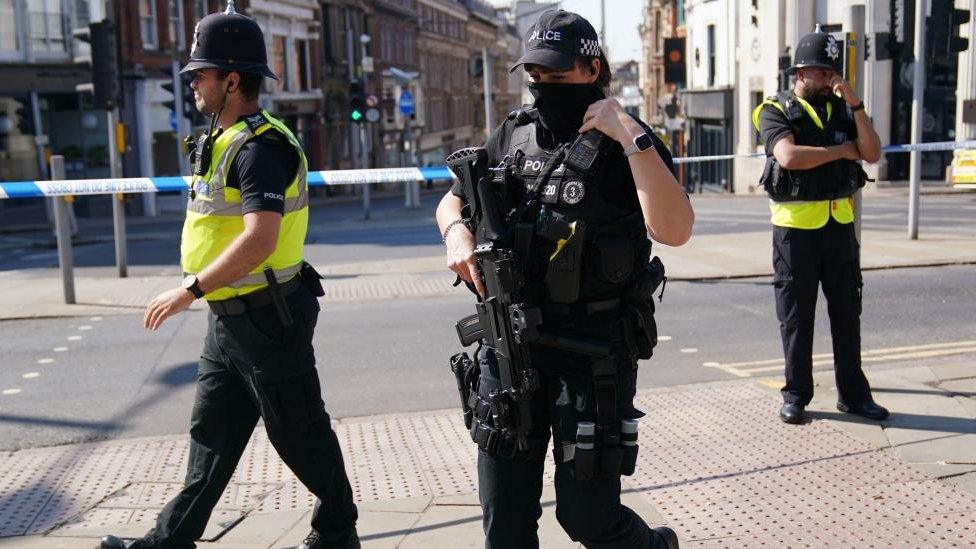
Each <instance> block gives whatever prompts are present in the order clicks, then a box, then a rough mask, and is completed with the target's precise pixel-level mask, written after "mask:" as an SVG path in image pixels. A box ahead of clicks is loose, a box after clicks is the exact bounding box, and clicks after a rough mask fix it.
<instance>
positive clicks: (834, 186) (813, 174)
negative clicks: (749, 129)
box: [752, 91, 866, 202]
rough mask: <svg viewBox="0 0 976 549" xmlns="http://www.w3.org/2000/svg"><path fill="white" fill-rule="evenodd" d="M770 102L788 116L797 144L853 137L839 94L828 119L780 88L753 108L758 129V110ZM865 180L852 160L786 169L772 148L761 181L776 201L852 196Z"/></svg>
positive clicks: (829, 104)
mask: <svg viewBox="0 0 976 549" xmlns="http://www.w3.org/2000/svg"><path fill="white" fill-rule="evenodd" d="M767 105H770V106H772V107H775V108H776V109H779V110H780V111H781V112H782V113H783V114H784V115H785V116H786V118H787V120H788V121H789V125H790V131H791V132H792V133H793V140H794V142H795V143H796V144H797V145H805V146H811V147H829V146H833V145H840V144H842V143H845V142H847V141H849V140H850V139H851V136H850V135H848V133H847V132H848V128H850V126H851V125H852V124H853V120H852V119H851V117H850V113H849V112H848V109H847V106H846V104H845V103H844V102H843V101H842V100H841V99H839V98H836V97H834V96H831V97H830V100H829V101H828V102H827V107H826V108H827V120H826V122H825V121H823V120H821V119H820V116H819V115H818V114H817V111H816V110H814V108H813V107H812V106H811V105H810V104H809V103H808V102H806V101H804V100H803V98H801V97H797V96H796V95H795V94H794V93H793V92H792V91H781V92H779V93H778V94H777V96H776V99H775V100H774V99H772V98H767V99H766V100H765V101H763V102H762V104H760V105H759V106H757V107H756V109H755V110H754V111H753V114H752V121H753V125H754V126H755V127H756V130H757V131H759V113H760V112H761V111H762V109H763V108H764V107H766V106H767ZM865 180H866V175H865V173H864V170H863V169H862V168H861V165H860V164H859V163H858V162H855V161H853V160H846V159H840V160H835V161H833V162H828V163H826V164H822V165H820V166H817V167H815V168H811V169H809V170H787V169H784V168H782V167H780V165H779V163H778V162H776V157H775V156H773V154H772V151H767V155H766V166H765V168H764V170H763V174H762V178H761V179H760V183H761V184H762V186H763V188H764V189H765V190H766V192H767V193H769V197H770V198H771V199H772V200H774V201H776V202H796V201H803V202H805V201H815V200H836V199H839V198H845V197H848V196H851V195H853V194H854V193H855V192H857V190H858V189H859V188H861V187H863V186H864V182H865Z"/></svg>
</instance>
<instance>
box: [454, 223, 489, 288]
mask: <svg viewBox="0 0 976 549" xmlns="http://www.w3.org/2000/svg"><path fill="white" fill-rule="evenodd" d="M446 244H447V267H448V268H449V269H451V270H452V271H454V272H455V273H457V275H458V276H460V277H461V280H464V281H465V282H470V283H472V284H474V288H475V290H477V291H478V295H480V296H481V298H482V299H484V298H485V283H484V282H482V280H481V274H480V273H478V262H477V260H475V258H474V235H473V234H471V231H469V230H468V228H467V227H465V226H464V225H463V224H459V225H457V226H456V227H454V228H453V229H451V230H450V232H448V233H447V242H446Z"/></svg>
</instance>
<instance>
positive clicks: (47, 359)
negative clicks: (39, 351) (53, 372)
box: [37, 358, 54, 364]
mask: <svg viewBox="0 0 976 549" xmlns="http://www.w3.org/2000/svg"><path fill="white" fill-rule="evenodd" d="M52 362H54V359H53V358H42V359H39V360H38V361H37V363H38V364H50V363H52Z"/></svg>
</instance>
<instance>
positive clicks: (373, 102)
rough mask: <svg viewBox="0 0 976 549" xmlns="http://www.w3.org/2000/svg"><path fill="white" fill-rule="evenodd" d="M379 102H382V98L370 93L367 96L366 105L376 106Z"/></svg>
mask: <svg viewBox="0 0 976 549" xmlns="http://www.w3.org/2000/svg"><path fill="white" fill-rule="evenodd" d="M379 104H380V98H379V97H376V96H375V95H373V94H369V95H367V96H366V106H367V107H375V106H376V105H379Z"/></svg>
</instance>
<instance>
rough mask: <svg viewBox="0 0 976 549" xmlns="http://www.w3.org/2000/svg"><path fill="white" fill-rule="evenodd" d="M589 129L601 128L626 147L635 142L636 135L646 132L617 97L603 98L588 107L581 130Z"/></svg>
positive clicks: (601, 130) (600, 129)
mask: <svg viewBox="0 0 976 549" xmlns="http://www.w3.org/2000/svg"><path fill="white" fill-rule="evenodd" d="M588 130H599V131H600V132H603V133H604V134H605V135H606V136H607V137H609V138H610V139H613V140H614V141H618V142H619V143H620V144H621V145H623V146H624V147H626V146H627V145H630V144H631V143H633V141H634V136H635V135H638V134H640V133H643V132H644V128H642V127H641V125H640V124H638V123H637V121H636V120H634V119H633V117H631V116H630V115H629V114H627V111H625V110H624V108H623V107H621V106H620V103H618V102H617V100H616V99H601V100H599V101H597V102H596V103H593V104H592V105H590V107H589V108H588V109H586V114H584V115H583V125H582V126H580V129H579V131H580V133H583V132H585V131H588Z"/></svg>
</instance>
